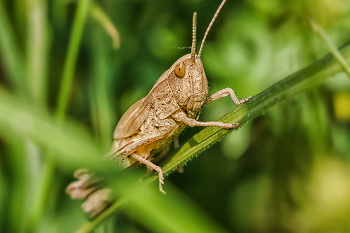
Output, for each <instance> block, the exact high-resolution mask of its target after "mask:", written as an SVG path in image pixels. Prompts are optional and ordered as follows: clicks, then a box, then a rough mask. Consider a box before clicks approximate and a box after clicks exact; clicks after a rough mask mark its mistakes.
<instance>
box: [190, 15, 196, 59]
mask: <svg viewBox="0 0 350 233" xmlns="http://www.w3.org/2000/svg"><path fill="white" fill-rule="evenodd" d="M196 30H197V12H194V13H193V21H192V46H191V61H192V62H194V60H195V58H196V43H197V39H196Z"/></svg>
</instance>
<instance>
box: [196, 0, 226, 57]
mask: <svg viewBox="0 0 350 233" xmlns="http://www.w3.org/2000/svg"><path fill="white" fill-rule="evenodd" d="M225 2H226V0H223V1H222V2H221V4H220V6H219V8H218V9H217V10H216V12H215V14H214V17H213V19H212V20H211V22H210V23H209V26H208V28H207V30H206V31H205V34H204V37H203V40H202V44H201V47H200V48H199V52H198V57H201V55H202V50H203V46H204V42H205V39H206V38H207V36H208V33H209V30H210V28H211V26H213V23H214V21H215V19H216V17H218V14H219V12H220V11H221V8H222V7H223V6H224V4H225Z"/></svg>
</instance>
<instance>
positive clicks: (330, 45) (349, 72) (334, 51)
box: [309, 19, 350, 78]
mask: <svg viewBox="0 0 350 233" xmlns="http://www.w3.org/2000/svg"><path fill="white" fill-rule="evenodd" d="M309 23H310V25H311V27H312V29H313V30H314V31H315V32H316V33H317V34H318V35H319V36H320V37H321V39H322V40H323V41H324V42H325V43H326V45H327V47H328V48H329V50H330V51H331V53H332V54H333V56H334V57H335V58H336V59H337V61H338V62H339V64H340V65H341V66H342V67H343V69H344V71H345V72H346V74H347V75H348V77H349V78H350V68H349V66H348V64H347V62H346V61H345V59H344V57H343V56H342V55H341V53H340V52H339V51H338V49H337V48H336V47H335V46H334V44H333V43H332V41H331V40H330V39H329V37H328V36H327V34H326V33H325V32H324V30H323V29H322V28H321V26H319V25H318V24H317V23H316V22H315V21H314V20H312V19H309Z"/></svg>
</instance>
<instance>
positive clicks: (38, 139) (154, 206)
mask: <svg viewBox="0 0 350 233" xmlns="http://www.w3.org/2000/svg"><path fill="white" fill-rule="evenodd" d="M219 4H220V1H208V0H203V1H198V0H192V1H160V0H154V1H112V0H100V1H92V0H91V1H88V0H78V1H73V0H70V1H69V0H53V1H45V0H31V1H24V0H18V1H9V0H2V1H0V153H1V156H0V190H1V192H0V209H1V212H0V232H72V231H75V230H77V229H79V228H80V227H81V228H80V232H86V230H84V229H87V228H89V227H90V226H89V224H90V223H86V221H87V217H86V216H85V215H84V214H83V212H82V210H81V209H80V207H79V205H80V204H81V202H79V201H74V200H70V199H69V197H68V196H67V195H65V193H64V190H65V187H66V186H67V184H69V182H71V181H72V179H73V178H72V173H73V171H74V170H75V169H77V168H80V167H89V168H90V169H92V170H94V171H96V172H98V173H100V174H101V175H103V176H104V177H106V182H107V183H108V184H109V185H110V186H111V187H113V188H114V190H115V195H116V197H117V198H118V200H120V201H119V202H117V203H116V204H115V205H114V209H113V210H116V209H117V210H118V211H117V214H114V215H111V217H109V218H107V214H106V216H102V218H101V220H104V221H103V224H102V225H100V226H99V227H98V228H97V229H96V232H118V231H119V232H349V231H350V225H349V223H348V218H349V215H350V208H349V206H350V199H349V197H350V185H349V182H348V180H349V178H350V163H349V159H350V143H349V141H350V110H349V109H350V94H349V93H350V92H349V91H350V82H349V78H348V77H347V76H346V74H345V73H343V72H341V68H340V65H338V64H337V63H336V62H335V61H334V60H333V59H332V58H331V56H327V57H326V58H322V57H323V56H324V54H326V53H328V52H329V51H328V50H329V49H328V47H327V45H326V44H325V43H324V42H323V41H322V40H321V39H320V38H319V37H318V36H317V35H316V34H315V33H314V32H313V31H312V29H311V27H310V26H309V25H308V22H307V20H306V18H307V17H309V18H313V19H314V21H315V22H317V23H318V24H320V25H321V27H323V28H324V30H325V31H326V33H327V34H328V35H329V37H330V39H331V41H333V43H334V44H335V45H336V47H339V46H340V45H343V44H345V43H346V42H347V41H348V40H349V38H350V26H349V23H348V22H349V21H350V16H349V15H350V14H349V10H350V4H349V3H348V2H347V1H344V0H336V1H330V0H322V1H318V2H315V1H312V0H306V1H302V0H297V1H283V0H271V1H263V0H258V1H251V0H245V1H228V2H227V3H226V4H225V6H224V7H223V10H222V12H221V13H220V14H219V17H218V18H217V21H216V22H215V23H214V26H213V28H212V30H211V31H210V33H209V36H208V38H207V42H206V44H205V46H204V49H203V53H202V61H203V64H204V67H205V70H206V74H207V77H208V79H209V86H210V93H213V92H215V91H217V90H219V89H222V88H224V87H232V88H233V89H234V90H235V92H236V94H237V95H238V96H239V97H241V98H243V97H247V96H250V95H257V96H256V98H254V99H253V100H252V101H251V102H248V103H247V104H246V105H244V106H240V107H237V108H235V109H234V110H233V111H232V112H230V113H229V114H228V115H227V116H225V117H224V120H227V121H236V120H238V121H239V122H240V123H244V122H246V121H248V120H252V119H253V118H254V117H256V116H258V115H261V114H262V113H264V114H263V115H262V116H260V117H259V118H255V119H254V120H253V121H250V122H248V123H246V124H244V126H243V127H242V128H240V129H239V130H237V131H234V132H232V133H230V134H229V135H227V136H226V137H224V138H223V140H222V141H221V142H220V143H216V144H215V145H214V146H212V144H213V143H214V142H217V141H219V140H220V139H221V138H222V136H223V135H224V134H226V133H227V131H224V130H221V131H220V130H218V129H216V128H206V129H204V130H202V131H201V132H199V131H200V130H201V129H200V128H189V129H187V130H186V131H185V133H183V134H182V135H181V137H180V144H183V146H182V149H181V148H180V149H179V150H178V151H175V152H173V153H172V154H171V155H170V156H169V157H168V158H167V160H165V161H163V165H165V166H164V167H165V168H169V169H168V170H172V169H174V168H175V167H176V166H177V165H178V163H174V164H172V161H175V160H174V158H175V159H176V158H180V160H179V163H182V162H185V161H186V160H187V158H193V156H194V154H196V153H195V152H197V151H200V152H202V151H203V150H204V149H207V147H208V146H212V147H211V148H209V149H207V150H206V151H204V152H203V153H201V154H200V156H199V157H198V158H196V159H193V160H191V161H188V162H187V164H186V165H187V166H185V168H184V169H185V172H184V173H182V174H179V173H173V174H171V175H170V176H168V177H166V179H165V185H164V189H165V190H166V191H167V192H168V195H166V196H162V195H161V194H160V193H159V192H158V190H157V186H156V185H148V186H144V185H143V184H142V183H138V182H136V181H137V179H138V177H139V176H140V173H142V172H144V169H143V168H139V169H135V170H132V171H128V172H126V171H119V170H118V169H117V168H116V167H115V166H113V165H111V164H109V163H107V162H106V161H104V160H103V159H101V158H100V157H101V156H102V155H103V154H105V153H106V152H107V151H108V149H109V147H110V144H111V139H112V133H113V129H114V127H115V125H116V123H117V121H118V119H119V118H120V117H121V115H122V114H123V112H125V111H126V110H127V109H128V108H129V107H130V106H131V105H132V104H133V103H134V102H136V101H137V100H139V99H141V98H142V97H144V96H145V95H146V94H147V93H148V91H149V90H150V89H151V88H152V86H153V84H154V83H155V82H156V80H157V78H158V77H159V76H160V75H161V74H162V73H163V72H164V71H165V70H166V69H168V68H169V66H170V65H171V64H172V63H173V62H174V61H175V60H176V59H177V58H179V57H180V56H182V55H183V54H185V53H189V51H190V50H189V49H188V47H189V46H190V45H191V20H192V14H193V12H194V11H196V12H197V13H198V28H197V36H198V38H201V37H202V35H203V34H204V31H205V29H206V27H207V25H208V24H209V22H210V20H211V18H212V16H213V14H214V12H215V9H216V8H217V7H218V5H219ZM119 40H120V41H119ZM118 45H120V47H119V49H117V48H118ZM181 47H187V48H185V49H180V48H181ZM348 50H349V48H348V46H346V47H345V48H344V50H342V53H343V56H344V57H345V59H346V60H347V61H348V62H349V60H350V56H349V53H348ZM320 58H322V59H323V60H321V61H323V62H320V61H318V62H316V60H317V59H320ZM310 64H312V65H311V66H310V67H311V68H310V67H309V68H306V69H302V68H304V67H306V66H308V65H310ZM296 71H297V72H296ZM294 72H296V73H295V74H293V75H292V76H289V77H288V78H287V79H284V80H283V81H282V82H280V83H277V84H276V85H274V86H272V85H273V84H274V83H276V82H277V81H279V80H282V78H284V77H285V76H287V75H289V74H292V73H294ZM326 78H329V79H327V80H326V81H323V80H324V79H326ZM293 80H294V81H293ZM320 81H322V82H321V85H319V83H320ZM269 86H272V87H271V88H269V89H268V87H269ZM305 89H308V90H307V91H305V92H302V93H301V94H298V95H296V93H298V92H300V91H303V90H305ZM264 90H265V91H264ZM263 91H264V92H263ZM260 92H262V93H261V94H259V95H258V93H260ZM283 99H286V101H283V102H282V104H279V105H278V106H274V105H275V104H276V103H277V102H278V103H279V102H280V101H281V100H283ZM275 100H276V102H275ZM271 106H274V107H273V108H270V107H271ZM233 108H234V104H233V103H232V102H231V100H230V99H229V98H227V99H222V100H220V101H217V102H215V103H212V104H210V105H208V106H206V108H205V109H204V111H203V113H202V115H201V117H200V119H201V120H213V119H218V118H220V117H222V116H223V115H225V114H226V113H227V112H229V111H230V110H231V109H233ZM248 110H249V111H248ZM254 111H255V115H248V114H252V113H254ZM198 132H199V133H198ZM196 133H198V134H196ZM193 135H195V136H194V137H192V136H193ZM212 135H216V136H212ZM187 139H189V140H188V141H187V142H186V140H187ZM196 146H197V147H196ZM198 146H202V147H198ZM191 148H195V150H197V149H198V148H199V149H198V150H197V151H194V152H191V150H190V149H191ZM186 153H188V156H189V157H187V158H181V157H179V156H185V155H186ZM166 166H168V167H166ZM153 178H154V177H151V178H150V180H149V181H151V180H152V179H153ZM125 198H127V199H125ZM124 201H125V203H124ZM108 214H109V213H108ZM83 224H85V225H83ZM84 227H86V228H84ZM92 227H96V226H92Z"/></svg>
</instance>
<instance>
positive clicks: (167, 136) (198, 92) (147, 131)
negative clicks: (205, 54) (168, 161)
mask: <svg viewBox="0 0 350 233" xmlns="http://www.w3.org/2000/svg"><path fill="white" fill-rule="evenodd" d="M207 96H208V82H207V78H206V76H205V73H204V69H203V65H202V62H201V60H200V58H199V57H197V58H196V59H195V60H194V62H192V60H191V54H188V55H185V56H183V57H181V58H180V59H179V60H178V61H177V62H175V63H174V65H173V66H171V67H170V69H169V70H167V71H166V72H164V74H163V75H162V76H161V77H160V78H159V80H158V82H157V83H156V84H155V86H154V87H153V89H152V90H151V91H150V93H149V94H148V95H147V96H146V97H145V98H143V99H142V100H140V101H138V102H137V103H135V104H134V105H133V106H131V108H130V109H129V110H128V111H127V112H126V113H125V114H124V115H123V117H122V118H121V120H120V121H119V123H118V125H117V127H116V130H115V133H114V145H113V148H112V151H111V154H112V155H111V157H112V158H114V159H115V160H117V161H118V162H119V164H121V165H122V166H123V167H128V166H130V165H131V164H132V163H133V162H135V159H134V158H133V157H131V156H129V155H130V154H131V153H135V151H136V150H138V155H139V156H141V157H143V158H145V159H149V157H150V156H152V155H154V154H156V153H157V152H159V151H161V150H162V149H164V147H165V146H167V145H168V144H169V143H170V142H171V141H172V140H173V138H174V137H176V136H177V135H178V134H179V133H181V131H182V130H183V129H184V128H185V127H186V124H185V123H184V122H182V121H179V120H177V118H178V116H179V115H181V114H184V115H186V116H187V117H189V118H196V117H197V116H198V115H199V113H200V111H201V109H202V107H203V105H204V103H205V101H206V99H207ZM149 150H151V151H149ZM142 152H144V153H142ZM140 153H142V155H140Z"/></svg>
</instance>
